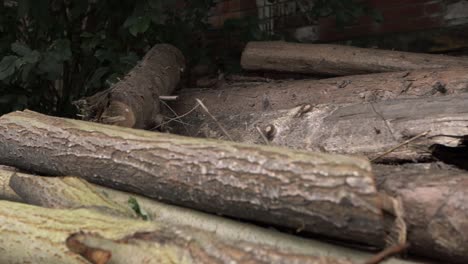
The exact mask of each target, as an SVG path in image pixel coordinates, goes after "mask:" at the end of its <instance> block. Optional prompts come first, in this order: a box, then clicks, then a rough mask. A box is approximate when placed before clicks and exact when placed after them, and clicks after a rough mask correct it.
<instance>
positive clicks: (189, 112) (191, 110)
mask: <svg viewBox="0 0 468 264" xmlns="http://www.w3.org/2000/svg"><path fill="white" fill-rule="evenodd" d="M198 106H199V105H198V104H197V105H195V106H194V107H193V108H192V109H190V110H189V111H188V112H187V113H185V114H183V115H180V116H177V117H174V118H171V119H169V120H167V121H166V122H164V123H162V124H160V125H158V126H155V127H153V128H152V130H154V129H158V128H159V127H161V126H164V125H166V124H168V123H170V122H172V121H176V120H178V119H181V118H183V117H185V116H187V115H189V114H191V113H192V112H193V111H195V110H196V109H197V108H198Z"/></svg>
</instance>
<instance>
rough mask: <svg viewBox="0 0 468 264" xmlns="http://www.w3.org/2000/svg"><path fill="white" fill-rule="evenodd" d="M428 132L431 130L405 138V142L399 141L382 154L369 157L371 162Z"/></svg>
mask: <svg viewBox="0 0 468 264" xmlns="http://www.w3.org/2000/svg"><path fill="white" fill-rule="evenodd" d="M429 132H431V131H430V130H428V131H426V132H423V133H421V134H419V135H416V136H414V137H412V138H410V139H408V140H406V141H405V142H403V143H400V144H398V145H396V146H395V147H393V148H391V149H389V150H387V151H385V152H384V153H382V154H380V155H379V156H377V157H375V158H373V159H371V160H370V161H371V162H373V161H375V160H377V159H380V158H381V157H383V156H385V155H387V154H389V153H392V152H393V151H395V150H396V149H399V148H401V147H403V146H404V145H406V144H409V143H411V142H413V141H415V140H416V139H418V138H421V137H424V136H426V135H427V134H429Z"/></svg>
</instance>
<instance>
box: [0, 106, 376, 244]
mask: <svg viewBox="0 0 468 264" xmlns="http://www.w3.org/2000/svg"><path fill="white" fill-rule="evenodd" d="M0 163H2V164H6V165H12V166H15V167H18V168H20V169H25V170H29V171H35V172H38V173H44V174H51V175H75V176H79V177H83V178H85V179H87V180H89V181H91V182H94V183H99V184H102V185H105V186H109V187H113V188H116V189H122V190H127V191H132V192H136V193H140V194H143V195H146V196H149V197H152V198H156V199H160V200H163V201H167V202H169V203H173V204H178V205H183V206H187V207H192V208H196V209H200V210H204V211H209V212H215V213H219V214H224V215H230V216H234V217H239V218H243V219H251V220H256V221H263V222H266V223H270V224H276V225H282V226H286V227H290V228H294V229H302V230H305V231H310V232H315V233H320V234H323V235H328V236H331V237H335V238H342V239H349V240H353V241H359V242H367V243H370V244H373V245H382V243H383V239H384V236H383V233H382V232H383V227H382V211H381V208H380V203H379V201H380V200H379V196H378V194H377V192H376V189H375V186H374V179H373V175H372V173H371V167H370V163H369V162H368V161H367V160H365V159H361V158H358V157H349V156H343V155H329V154H325V153H314V152H302V151H294V150H288V149H286V148H278V147H269V146H252V145H247V144H239V143H234V142H226V141H218V140H208V139H199V138H190V137H181V136H177V135H170V134H164V133H153V132H147V131H141V130H135V129H128V128H123V127H117V126H108V125H103V124H96V123H91V122H84V121H78V120H70V119H62V118H54V117H50V116H46V115H41V114H38V113H34V112H31V111H24V112H14V113H10V114H7V115H4V116H2V117H1V118H0Z"/></svg>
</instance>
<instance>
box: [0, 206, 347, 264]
mask: <svg viewBox="0 0 468 264" xmlns="http://www.w3.org/2000/svg"><path fill="white" fill-rule="evenodd" d="M0 223H2V228H1V229H0V236H1V239H0V249H1V251H2V254H0V262H1V263H37V264H55V263H57V264H62V263H81V264H84V263H103V264H105V263H125V264H133V263H135V264H140V263H141V264H142V263H233V262H238V263H240V262H248V263H323V264H328V263H330V264H331V263H343V264H344V263H346V264H350V263H351V262H350V261H347V260H343V259H334V258H329V257H324V256H322V257H315V256H308V255H301V254H294V253H289V252H285V251H281V250H278V249H276V248H274V247H270V246H265V245H257V244H252V243H248V242H242V241H229V240H220V239H218V238H217V237H216V236H215V235H214V234H213V233H208V232H205V231H201V230H198V229H194V228H189V227H181V226H178V227H174V226H168V225H164V224H161V223H156V222H152V221H142V220H137V219H132V218H126V217H118V216H116V215H111V214H106V213H103V212H100V211H98V210H91V209H76V210H63V209H48V208H43V207H37V206H31V205H25V204H20V203H14V202H9V201H0Z"/></svg>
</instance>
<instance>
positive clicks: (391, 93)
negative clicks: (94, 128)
mask: <svg viewBox="0 0 468 264" xmlns="http://www.w3.org/2000/svg"><path fill="white" fill-rule="evenodd" d="M467 73H468V68H467V67H458V68H450V69H438V70H418V71H406V72H391V73H376V74H366V75H353V76H345V77H337V78H329V79H321V80H296V81H282V82H269V83H260V84H259V83H249V84H246V83H233V84H231V85H225V86H224V87H222V88H220V89H185V90H181V91H180V92H179V94H180V96H179V98H178V100H177V101H175V102H172V103H171V107H172V108H173V109H174V110H176V112H177V113H178V114H179V115H182V114H184V113H187V112H188V111H190V109H192V108H193V107H194V106H195V105H196V101H195V98H199V99H200V100H202V101H203V103H204V104H205V105H206V106H207V107H208V108H209V109H210V111H211V112H212V113H216V114H220V115H222V114H223V113H224V114H231V113H232V114H239V113H244V112H256V111H266V110H281V109H288V108H293V107H295V106H297V105H300V104H304V103H307V104H312V105H315V104H331V103H334V104H336V103H359V102H372V101H381V100H388V99H394V98H401V97H418V96H437V95H447V94H454V93H461V92H467V91H468V74H467Z"/></svg>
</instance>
